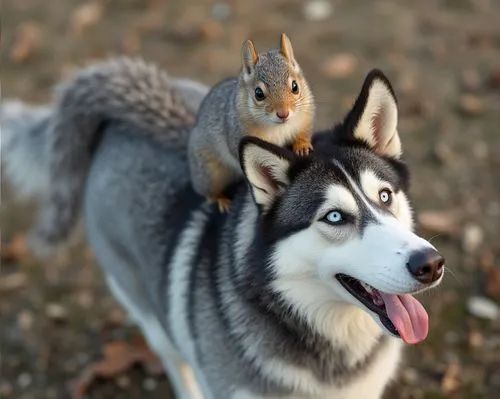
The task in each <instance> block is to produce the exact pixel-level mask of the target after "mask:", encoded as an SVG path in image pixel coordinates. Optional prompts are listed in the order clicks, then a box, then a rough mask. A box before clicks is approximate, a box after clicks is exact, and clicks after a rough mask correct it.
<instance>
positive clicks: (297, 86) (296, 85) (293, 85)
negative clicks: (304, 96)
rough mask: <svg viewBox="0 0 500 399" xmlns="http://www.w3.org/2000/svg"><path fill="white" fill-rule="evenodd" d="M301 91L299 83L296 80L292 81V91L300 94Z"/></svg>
mask: <svg viewBox="0 0 500 399" xmlns="http://www.w3.org/2000/svg"><path fill="white" fill-rule="evenodd" d="M298 92H299V85H298V84H297V82H296V81H295V80H294V81H293V82H292V93H294V94H298Z"/></svg>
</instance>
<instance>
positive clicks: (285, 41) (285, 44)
mask: <svg viewBox="0 0 500 399" xmlns="http://www.w3.org/2000/svg"><path fill="white" fill-rule="evenodd" d="M280 52H281V54H283V57H285V58H286V59H287V60H288V61H289V62H291V63H292V64H295V57H294V55H293V47H292V42H291V41H290V39H289V38H288V36H287V35H285V34H284V33H282V34H281V41H280Z"/></svg>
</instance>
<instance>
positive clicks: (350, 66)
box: [321, 53, 358, 78]
mask: <svg viewBox="0 0 500 399" xmlns="http://www.w3.org/2000/svg"><path fill="white" fill-rule="evenodd" d="M357 65H358V61H357V59H356V57H354V55H352V54H349V53H343V54H337V55H335V56H333V57H331V58H328V59H327V60H326V61H325V62H324V63H323V65H322V67H321V69H322V71H323V73H324V74H325V76H327V77H329V78H346V77H348V76H349V75H351V74H352V73H353V72H354V70H355V69H356V67H357Z"/></svg>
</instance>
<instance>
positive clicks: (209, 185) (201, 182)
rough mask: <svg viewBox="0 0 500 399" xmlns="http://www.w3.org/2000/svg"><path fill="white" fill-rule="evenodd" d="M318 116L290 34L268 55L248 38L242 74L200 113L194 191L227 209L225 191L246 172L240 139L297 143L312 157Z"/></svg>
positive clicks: (193, 147)
mask: <svg viewBox="0 0 500 399" xmlns="http://www.w3.org/2000/svg"><path fill="white" fill-rule="evenodd" d="M314 114H315V102H314V97H313V94H312V92H311V89H310V88H309V85H308V83H307V81H306V79H305V77H304V74H303V73H302V70H301V68H300V66H299V64H298V62H297V60H296V59H295V57H294V54H293V48H292V44H291V42H290V39H289V38H288V37H287V35H286V34H284V33H283V34H282V35H281V41H280V48H279V49H271V50H269V51H267V52H265V53H257V51H256V49H255V46H254V43H253V42H252V41H251V40H246V41H245V42H244V43H243V45H242V49H241V71H240V73H239V76H238V77H234V78H229V79H226V80H223V81H221V82H220V83H218V84H217V85H215V86H214V87H213V88H212V89H211V90H210V91H209V93H208V95H207V96H206V97H205V98H204V100H203V101H202V103H201V106H200V109H199V111H198V115H197V119H196V123H195V126H194V128H193V130H192V132H191V135H190V138H189V142H188V160H189V168H190V175H191V181H192V184H193V188H194V190H195V191H196V192H198V193H199V194H201V195H203V196H205V197H206V198H207V199H208V200H209V201H211V202H216V203H217V204H218V207H219V210H220V211H221V212H225V211H227V210H228V209H229V207H230V203H231V200H230V198H229V197H228V196H227V194H226V193H225V190H226V189H227V188H228V186H230V185H231V184H232V183H234V182H235V181H237V180H239V178H240V177H241V176H242V172H241V169H240V166H239V162H238V144H239V142H240V140H241V139H242V138H243V137H244V136H246V135H250V136H255V137H258V138H260V139H263V140H266V141H268V142H271V143H273V144H276V145H280V146H283V145H288V144H292V146H293V150H294V151H295V152H296V153H298V154H300V155H307V154H308V153H309V152H310V151H311V150H312V145H311V136H312V132H313V121H314Z"/></svg>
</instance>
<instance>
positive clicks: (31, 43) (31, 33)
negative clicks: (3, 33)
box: [10, 22, 42, 63]
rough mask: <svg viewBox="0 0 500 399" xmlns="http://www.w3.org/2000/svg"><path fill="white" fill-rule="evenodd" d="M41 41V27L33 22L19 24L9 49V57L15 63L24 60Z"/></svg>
mask: <svg viewBox="0 0 500 399" xmlns="http://www.w3.org/2000/svg"><path fill="white" fill-rule="evenodd" d="M41 42H42V28H41V27H40V26H39V25H38V24H37V23H35V22H25V23H23V24H21V25H20V26H19V27H18V28H17V30H16V35H15V40H14V44H13V45H12V49H11V51H10V58H11V60H12V61H14V62H17V63H22V62H25V61H26V60H27V59H29V58H30V57H31V56H32V55H33V54H34V53H35V52H36V50H38V49H39V48H40V44H41Z"/></svg>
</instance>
